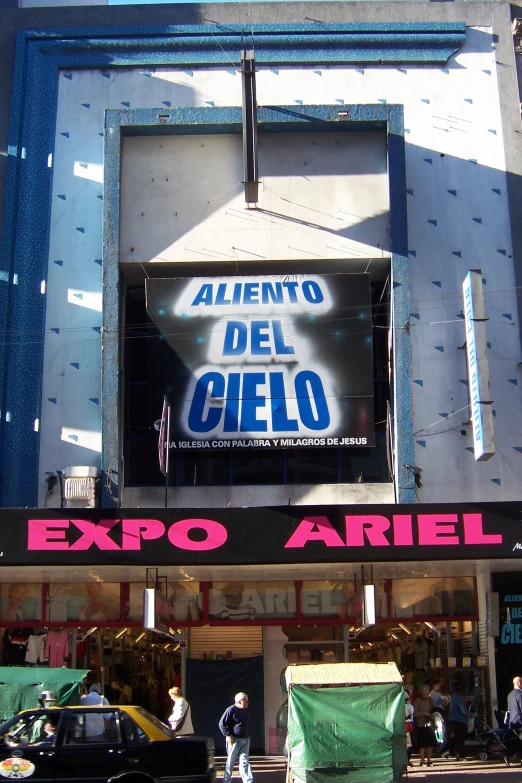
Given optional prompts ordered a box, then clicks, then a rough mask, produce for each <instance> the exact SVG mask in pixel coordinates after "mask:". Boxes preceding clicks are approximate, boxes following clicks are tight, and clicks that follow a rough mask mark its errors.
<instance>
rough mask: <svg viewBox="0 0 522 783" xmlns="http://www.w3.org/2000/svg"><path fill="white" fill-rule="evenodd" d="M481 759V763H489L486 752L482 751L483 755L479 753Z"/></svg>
mask: <svg viewBox="0 0 522 783" xmlns="http://www.w3.org/2000/svg"><path fill="white" fill-rule="evenodd" d="M479 759H480V760H481V761H487V760H488V754H487V753H486V751H485V750H483V751H482V753H479Z"/></svg>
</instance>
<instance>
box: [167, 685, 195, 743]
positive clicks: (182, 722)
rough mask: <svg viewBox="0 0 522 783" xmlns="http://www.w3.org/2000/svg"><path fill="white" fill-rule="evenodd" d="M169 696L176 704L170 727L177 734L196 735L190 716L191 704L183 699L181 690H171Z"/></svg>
mask: <svg viewBox="0 0 522 783" xmlns="http://www.w3.org/2000/svg"><path fill="white" fill-rule="evenodd" d="M169 696H170V698H171V699H172V701H173V702H174V705H173V707H172V713H171V715H170V717H169V725H170V728H171V729H172V731H173V732H175V733H176V734H179V735H180V736H181V735H184V736H185V735H187V734H194V727H193V726H192V716H191V714H190V704H189V703H188V701H187V700H186V699H184V698H183V692H182V690H181V688H171V689H170V690H169Z"/></svg>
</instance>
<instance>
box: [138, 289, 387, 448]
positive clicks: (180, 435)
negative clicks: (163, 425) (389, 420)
mask: <svg viewBox="0 0 522 783" xmlns="http://www.w3.org/2000/svg"><path fill="white" fill-rule="evenodd" d="M146 294H147V312H148V315H149V317H150V319H151V320H152V322H153V324H154V325H155V327H156V328H157V330H158V332H159V334H158V335H157V336H156V337H153V338H152V341H151V344H150V346H149V379H150V392H151V416H152V418H157V413H158V410H159V409H160V408H161V398H162V395H164V394H168V396H169V400H170V402H171V405H172V414H171V433H172V434H171V437H172V442H173V445H174V447H175V448H179V449H184V448H185V449H187V448H188V449H190V448H192V449H194V448H196V449H197V448H200V449H201V448H207V449H220V448H271V447H273V448H281V447H294V446H295V447H301V446H315V447H317V446H321V447H322V446H351V447H353V446H359V447H365V446H373V445H374V421H373V367H372V361H373V349H372V322H371V306H370V305H371V298H370V278H369V275H364V274H334V275H264V276H235V277H208V278H207V277H200V278H191V279H187V278H169V279H148V280H147V281H146Z"/></svg>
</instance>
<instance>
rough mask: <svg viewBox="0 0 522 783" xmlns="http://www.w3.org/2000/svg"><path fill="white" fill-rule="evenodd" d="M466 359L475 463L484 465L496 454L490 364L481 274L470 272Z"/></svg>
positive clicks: (465, 287)
mask: <svg viewBox="0 0 522 783" xmlns="http://www.w3.org/2000/svg"><path fill="white" fill-rule="evenodd" d="M462 293H463V296H464V322H465V325H466V355H467V360H468V382H469V399H470V409H471V422H472V425H473V450H474V454H475V461H477V462H479V461H481V462H484V461H485V460H488V459H491V457H492V456H493V455H494V453H495V441H494V430H493V411H492V408H491V406H492V403H493V400H492V399H491V391H490V388H489V363H488V354H487V351H488V347H487V338H486V318H485V316H484V292H483V288H482V272H481V271H480V270H476V269H472V270H470V271H469V272H468V274H467V275H466V278H465V280H464V283H463V285H462Z"/></svg>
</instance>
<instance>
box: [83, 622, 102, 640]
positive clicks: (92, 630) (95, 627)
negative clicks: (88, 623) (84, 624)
mask: <svg viewBox="0 0 522 783" xmlns="http://www.w3.org/2000/svg"><path fill="white" fill-rule="evenodd" d="M97 630H98V626H97V625H93V627H92V628H89V630H88V631H87V632H86V634H85V636H84V637H83V638H84V639H87V637H88V636H90V635H91V633H94V632H95V631H97Z"/></svg>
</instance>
